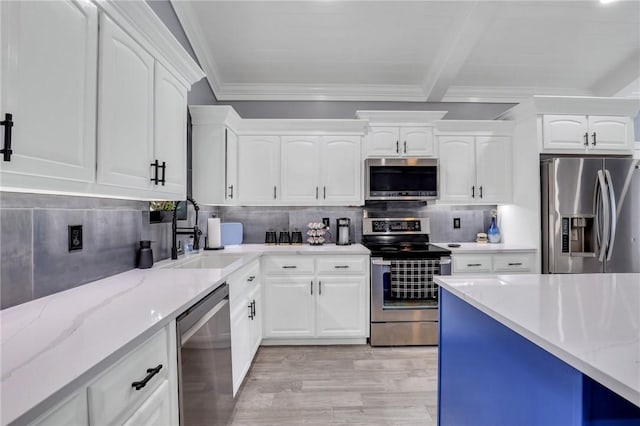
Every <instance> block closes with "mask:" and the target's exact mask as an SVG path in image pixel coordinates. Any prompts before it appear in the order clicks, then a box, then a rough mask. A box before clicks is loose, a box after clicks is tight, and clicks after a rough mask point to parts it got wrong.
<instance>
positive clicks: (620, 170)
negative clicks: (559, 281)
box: [540, 157, 640, 274]
mask: <svg viewBox="0 0 640 426" xmlns="http://www.w3.org/2000/svg"><path fill="white" fill-rule="evenodd" d="M540 172H541V173H540V176H541V195H542V272H543V273H546V274H557V273H590V272H640V160H637V159H631V158H609V157H606V158H602V157H600V158H576V157H560V158H548V159H543V160H542V161H541V163H540Z"/></svg>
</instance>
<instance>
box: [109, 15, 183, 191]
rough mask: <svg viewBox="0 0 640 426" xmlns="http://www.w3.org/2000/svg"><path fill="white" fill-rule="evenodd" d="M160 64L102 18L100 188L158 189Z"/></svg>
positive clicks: (111, 22)
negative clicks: (154, 179) (155, 123)
mask: <svg viewBox="0 0 640 426" xmlns="http://www.w3.org/2000/svg"><path fill="white" fill-rule="evenodd" d="M154 63H155V61H154V59H153V57H152V56H151V55H150V54H149V53H147V52H146V51H145V50H144V49H143V48H142V47H141V46H140V45H139V44H138V43H137V42H136V41H135V40H134V39H133V38H131V37H130V36H129V35H128V34H127V33H126V32H124V30H122V29H121V28H120V27H118V26H117V25H116V24H115V23H114V22H113V21H111V20H110V19H109V18H108V17H107V16H106V15H101V16H100V82H99V92H98V93H99V97H98V100H99V104H98V182H99V183H103V184H110V185H117V186H123V187H128V188H139V189H150V188H151V186H152V182H151V178H152V177H153V176H154V174H153V172H155V170H153V172H152V169H155V167H152V166H151V162H152V160H153V158H154V147H153V107H154V102H153V93H154ZM185 137H186V135H185Z"/></svg>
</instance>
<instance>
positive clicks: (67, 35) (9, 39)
mask: <svg viewBox="0 0 640 426" xmlns="http://www.w3.org/2000/svg"><path fill="white" fill-rule="evenodd" d="M0 12H1V16H2V18H1V19H2V20H1V28H2V41H1V46H2V64H1V70H0V71H1V78H2V82H1V84H0V86H1V87H2V89H1V92H2V93H1V110H0V121H5V120H6V118H7V116H6V114H11V115H12V121H13V127H12V129H11V131H12V136H11V150H12V151H13V153H12V154H11V155H10V158H7V160H8V161H7V160H4V161H3V157H4V156H3V155H1V154H0V164H1V169H2V179H1V181H2V189H7V188H8V187H13V188H18V189H27V188H28V189H41V190H60V191H82V190H86V184H87V183H91V182H93V181H94V179H95V140H96V139H95V123H96V122H95V117H96V80H97V71H96V67H97V63H96V62H97V61H96V56H97V49H98V45H97V43H98V42H97V39H98V21H97V17H98V12H97V9H96V6H95V5H93V4H92V3H89V2H85V1H77V2H76V1H55V2H53V1H52V2H30V1H9V2H6V1H3V2H0ZM4 129H5V127H4V126H3V127H2V128H0V138H1V139H2V142H1V143H0V149H4V148H5V147H6V146H7V144H8V142H9V141H6V140H4Z"/></svg>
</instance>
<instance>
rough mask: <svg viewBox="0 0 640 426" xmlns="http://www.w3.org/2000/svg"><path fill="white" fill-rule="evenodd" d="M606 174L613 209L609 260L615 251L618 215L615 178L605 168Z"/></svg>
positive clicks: (608, 250) (608, 249)
mask: <svg viewBox="0 0 640 426" xmlns="http://www.w3.org/2000/svg"><path fill="white" fill-rule="evenodd" d="M604 174H605V177H606V179H605V180H606V182H607V189H608V192H609V206H610V209H611V220H610V221H609V242H608V243H607V261H609V260H611V254H612V253H613V245H614V243H615V241H616V228H617V226H618V215H617V207H616V194H615V192H614V191H613V180H612V179H611V173H609V170H607V169H605V170H604Z"/></svg>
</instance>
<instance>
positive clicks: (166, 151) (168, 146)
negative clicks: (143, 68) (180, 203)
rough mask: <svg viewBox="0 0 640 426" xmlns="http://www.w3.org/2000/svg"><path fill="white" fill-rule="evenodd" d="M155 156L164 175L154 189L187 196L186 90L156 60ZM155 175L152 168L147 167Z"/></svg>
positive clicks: (161, 173)
mask: <svg viewBox="0 0 640 426" xmlns="http://www.w3.org/2000/svg"><path fill="white" fill-rule="evenodd" d="M154 122H155V155H154V157H153V161H155V160H158V163H159V164H160V165H162V163H164V164H165V167H164V170H162V169H160V168H159V169H158V177H159V178H160V179H162V178H164V179H163V180H164V185H163V184H162V183H160V182H158V183H157V184H154V185H153V189H154V190H159V191H162V192H168V193H171V194H175V195H176V199H184V198H185V197H186V195H187V89H186V88H185V87H184V86H183V85H182V84H181V83H180V82H179V81H178V79H177V78H175V77H174V76H173V75H172V74H171V73H170V72H169V71H168V70H167V69H166V68H165V67H163V66H162V65H161V64H159V63H156V73H155V118H154ZM151 173H152V174H153V176H152V177H154V176H155V167H154V168H152V169H151Z"/></svg>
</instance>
